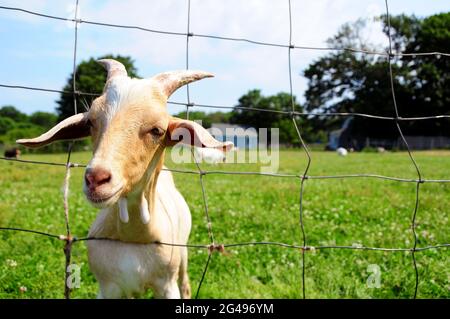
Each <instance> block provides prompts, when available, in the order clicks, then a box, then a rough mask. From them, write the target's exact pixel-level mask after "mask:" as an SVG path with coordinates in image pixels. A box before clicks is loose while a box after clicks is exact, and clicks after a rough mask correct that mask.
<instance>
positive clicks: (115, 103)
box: [105, 76, 154, 122]
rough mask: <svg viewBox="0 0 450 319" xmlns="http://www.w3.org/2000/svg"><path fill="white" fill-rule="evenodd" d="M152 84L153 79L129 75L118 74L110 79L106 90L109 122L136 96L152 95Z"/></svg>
mask: <svg viewBox="0 0 450 319" xmlns="http://www.w3.org/2000/svg"><path fill="white" fill-rule="evenodd" d="M152 84H153V82H152V80H151V79H134V78H130V77H128V76H116V77H114V78H112V79H111V80H109V81H108V84H107V87H106V91H105V93H106V106H107V107H106V110H105V111H106V118H107V120H108V122H109V121H111V119H112V118H113V117H114V115H115V114H117V112H118V111H119V110H120V109H121V107H122V106H123V105H126V104H129V103H130V102H132V101H133V99H135V98H138V99H140V98H142V97H145V96H150V93H151V87H152ZM153 85H154V84H153Z"/></svg>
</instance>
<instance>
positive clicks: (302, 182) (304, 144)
mask: <svg viewBox="0 0 450 319" xmlns="http://www.w3.org/2000/svg"><path fill="white" fill-rule="evenodd" d="M288 6H289V47H288V73H289V94H290V96H291V107H292V123H293V125H294V127H295V131H296V132H297V135H298V138H299V140H300V144H301V146H302V148H303V150H304V151H305V154H306V157H307V163H306V167H305V170H304V171H303V175H301V182H300V196H299V223H300V229H301V234H302V245H303V248H302V249H301V254H302V259H301V269H302V298H303V299H306V280H305V277H306V274H305V272H306V265H305V261H306V258H305V251H306V231H305V224H304V211H303V194H304V185H305V180H306V179H307V178H308V172H309V167H310V166H311V154H310V152H309V149H308V146H307V145H306V143H305V141H304V140H303V137H302V134H301V132H300V129H299V127H298V125H297V122H296V119H295V113H294V112H295V111H296V110H295V101H294V93H293V88H292V63H291V50H292V49H293V48H294V45H293V43H292V7H291V0H288Z"/></svg>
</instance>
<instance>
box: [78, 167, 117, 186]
mask: <svg viewBox="0 0 450 319" xmlns="http://www.w3.org/2000/svg"><path fill="white" fill-rule="evenodd" d="M84 178H85V180H86V185H87V186H88V187H89V188H95V187H97V186H100V185H103V184H106V183H108V182H109V181H110V180H111V173H110V172H109V171H107V170H105V169H103V168H89V169H87V170H86V174H85V176H84Z"/></svg>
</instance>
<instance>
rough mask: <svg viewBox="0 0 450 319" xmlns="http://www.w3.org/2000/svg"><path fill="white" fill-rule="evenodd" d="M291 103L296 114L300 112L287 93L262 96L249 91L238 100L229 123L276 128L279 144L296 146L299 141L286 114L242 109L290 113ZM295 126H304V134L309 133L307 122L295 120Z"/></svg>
mask: <svg viewBox="0 0 450 319" xmlns="http://www.w3.org/2000/svg"><path fill="white" fill-rule="evenodd" d="M292 103H294V107H295V110H296V111H297V112H301V111H302V107H301V106H300V104H299V103H298V102H297V101H296V98H295V96H294V97H293V98H292V99H291V95H290V94H288V93H283V92H281V93H278V94H276V95H272V96H263V95H262V94H261V91H260V90H251V91H249V92H248V93H247V94H245V95H243V96H242V97H241V98H240V99H239V101H238V104H237V105H236V107H235V108H234V109H233V111H232V114H231V118H230V121H231V123H236V124H240V125H242V126H246V127H254V128H256V129H259V128H278V129H279V136H280V143H283V144H290V145H292V144H294V145H295V144H297V145H298V144H299V143H300V140H299V138H298V134H297V132H296V130H295V126H294V124H293V122H292V120H291V119H290V117H288V116H286V114H283V113H274V112H264V111H249V110H245V109H242V108H258V109H262V110H271V111H283V112H290V111H292ZM297 124H298V125H300V126H304V127H303V129H304V130H303V131H304V132H308V131H311V130H310V127H308V126H307V125H308V124H309V122H308V121H305V120H303V119H302V120H297ZM310 137H311V136H309V135H308V134H307V133H306V134H305V136H304V138H305V139H306V140H310Z"/></svg>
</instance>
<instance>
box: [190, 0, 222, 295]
mask: <svg viewBox="0 0 450 319" xmlns="http://www.w3.org/2000/svg"><path fill="white" fill-rule="evenodd" d="M190 25H191V0H187V28H186V70H189V38H190V37H191V36H192V35H193V34H192V33H191V26H190ZM186 99H187V104H186V119H187V120H188V119H189V108H190V107H191V106H192V103H191V97H190V92H189V83H188V84H187V85H186ZM190 150H191V155H192V158H193V159H194V162H195V165H196V167H197V170H198V173H199V179H200V187H201V190H202V201H203V207H204V211H205V218H206V223H207V229H208V236H209V240H210V247H214V246H215V242H214V234H213V231H212V223H211V218H210V216H209V211H208V201H207V199H206V191H205V185H204V183H203V177H204V176H205V174H204V173H203V170H202V168H201V167H200V164H199V162H198V159H197V157H196V156H195V153H194V152H195V151H194V146H192V147H191V148H190ZM212 253H213V249H208V258H207V260H206V263H205V266H204V267H203V272H202V276H201V278H200V281H199V283H198V287H197V292H196V294H195V299H198V296H199V294H200V289H201V288H202V285H203V282H204V280H205V276H206V273H207V271H208V267H209V264H210V262H211V258H212Z"/></svg>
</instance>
